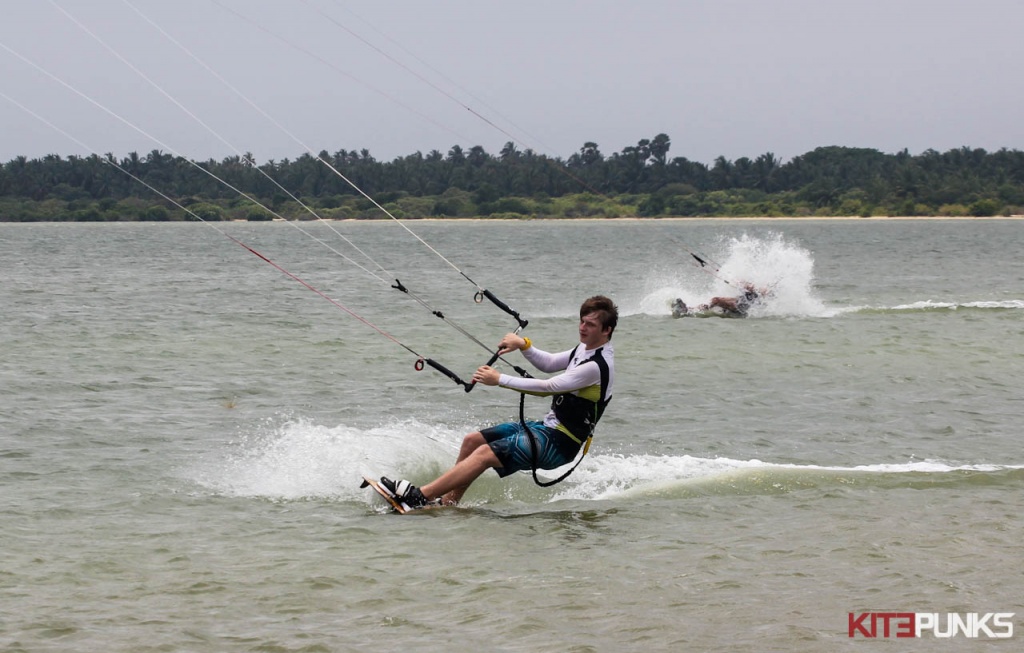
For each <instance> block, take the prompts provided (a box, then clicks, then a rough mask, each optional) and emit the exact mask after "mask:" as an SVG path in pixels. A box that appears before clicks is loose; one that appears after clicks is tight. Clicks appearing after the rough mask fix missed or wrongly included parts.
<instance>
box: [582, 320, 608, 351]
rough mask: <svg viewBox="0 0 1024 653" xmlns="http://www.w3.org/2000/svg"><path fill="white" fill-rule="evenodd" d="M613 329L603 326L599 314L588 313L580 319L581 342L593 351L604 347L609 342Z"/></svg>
mask: <svg viewBox="0 0 1024 653" xmlns="http://www.w3.org/2000/svg"><path fill="white" fill-rule="evenodd" d="M610 331H611V329H605V328H603V327H602V326H601V320H600V319H598V314H597V313H587V314H586V315H584V316H583V317H581V318H580V342H581V343H582V344H583V345H584V346H586V348H587V349H593V348H594V347H598V346H600V345H603V344H604V343H605V342H607V340H608V334H609V332H610Z"/></svg>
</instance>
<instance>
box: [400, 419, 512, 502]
mask: <svg viewBox="0 0 1024 653" xmlns="http://www.w3.org/2000/svg"><path fill="white" fill-rule="evenodd" d="M500 466H501V464H500V462H499V461H498V457H497V456H495V455H494V452H493V451H491V448H490V447H489V446H488V445H487V441H486V440H485V439H484V436H483V435H482V434H481V433H480V432H479V431H476V432H474V433H470V434H469V435H467V436H466V437H465V438H463V440H462V447H461V448H460V449H459V457H458V458H457V459H456V461H455V465H454V466H453V467H452V468H451V469H449V470H448V471H447V472H445V473H444V474H441V476H439V477H438V478H437V479H436V480H434V481H431V482H430V483H427V484H426V485H424V486H422V487H421V488H420V491H421V492H423V495H424V496H425V497H427V499H436V498H437V497H441V502H442V503H444V504H445V505H453V504H456V503H458V502H459V501H460V500H461V499H462V495H463V494H465V492H466V490H467V489H468V488H469V486H470V484H471V483H472V482H473V481H475V480H476V479H477V478H478V477H479V476H480V475H481V474H483V473H484V472H486V471H487V470H488V469H490V468H491V467H500Z"/></svg>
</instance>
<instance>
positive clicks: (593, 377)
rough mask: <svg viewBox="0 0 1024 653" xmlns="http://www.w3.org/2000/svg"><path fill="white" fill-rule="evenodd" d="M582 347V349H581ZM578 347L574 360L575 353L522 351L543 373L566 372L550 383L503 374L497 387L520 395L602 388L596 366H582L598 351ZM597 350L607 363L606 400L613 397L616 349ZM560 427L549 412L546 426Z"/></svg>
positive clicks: (529, 348)
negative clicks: (571, 355)
mask: <svg viewBox="0 0 1024 653" xmlns="http://www.w3.org/2000/svg"><path fill="white" fill-rule="evenodd" d="M582 346H583V345H580V346H579V347H582ZM579 347H577V348H576V355H575V356H573V357H572V359H571V360H570V359H569V354H571V353H572V352H573V350H572V349H567V350H565V351H563V352H559V353H557V354H551V353H548V352H546V351H544V350H542V349H538V348H537V347H536V346H530V347H527V348H526V349H523V350H522V352H523V357H524V358H526V360H528V361H530V364H531V365H533V366H534V367H536V368H537V369H538V370H540V371H541V372H549V373H550V372H558V371H561V370H565V372H564V373H562V374H558V375H556V376H553V377H551V378H550V379H527V378H524V377H519V376H511V375H509V374H502V375H501V376H500V377H498V385H500V386H501V387H503V388H511V389H512V390H518V391H520V392H526V393H530V394H542V395H554V394H562V393H565V392H573V391H575V390H582V389H583V388H586V387H588V386H592V385H598V386H600V385H601V369H600V368H599V367H598V366H597V365H583V363H585V362H587V361H588V360H590V359H591V357H592V356H593V355H594V352H595V351H597V349H580V348H579ZM598 349H600V350H601V356H602V357H603V358H604V360H605V362H606V363H608V390H607V393H606V395H605V396H606V397H611V396H612V394H613V392H612V389H613V386H614V382H615V349H614V348H613V347H612V343H611V342H607V343H605V344H604V345H602V346H601V347H599V348H598ZM558 424H559V422H558V419H557V418H556V417H555V411H553V410H552V411H548V414H547V415H545V416H544V426H547V427H550V428H557V427H558Z"/></svg>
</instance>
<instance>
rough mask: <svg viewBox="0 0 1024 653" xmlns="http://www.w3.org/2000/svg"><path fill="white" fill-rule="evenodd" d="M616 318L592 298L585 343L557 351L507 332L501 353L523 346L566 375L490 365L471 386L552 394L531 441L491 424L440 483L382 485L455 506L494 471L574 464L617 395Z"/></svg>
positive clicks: (586, 308)
mask: <svg viewBox="0 0 1024 653" xmlns="http://www.w3.org/2000/svg"><path fill="white" fill-rule="evenodd" d="M618 317H619V310H618V307H616V306H615V304H614V302H612V300H611V299H609V298H607V297H605V296H603V295H596V296H594V297H591V298H590V299H588V300H586V301H585V302H583V304H582V305H581V306H580V322H579V339H580V341H579V344H578V345H576V346H575V347H573V348H572V349H567V350H565V351H563V352H560V353H557V354H552V353H548V352H546V351H543V350H541V349H538V348H537V347H535V346H534V345H533V343H532V342H530V339H529V338H523V337H521V336H519V335H518V334H515V333H509V334H507V335H506V336H505V337H504V338H502V339H501V343H500V344H499V345H498V350H499V353H500V354H502V355H504V354H508V353H511V352H513V351H516V350H517V349H518V350H520V351H521V352H522V353H523V356H524V357H525V358H526V360H528V361H529V362H530V363H531V364H532V365H533V366H534V367H536V368H537V369H539V370H540V371H542V372H559V371H561V372H562V373H561V374H558V375H556V376H553V377H551V378H549V379H533V378H520V377H516V376H510V375H508V374H501V373H500V372H498V370H496V369H494V368H492V367H490V366H488V365H484V366H481V367H480V368H479V369H477V371H476V373H475V374H473V381H474V382H477V383H483V384H484V385H491V386H493V385H497V386H501V387H503V388H509V389H511V390H515V391H517V392H520V393H525V394H531V395H551V396H553V400H552V402H551V410H550V411H548V413H547V415H545V417H544V420H543V422H536V421H529V422H527V423H526V426H527V427H528V428H529V430H530V432H531V433H532V434H533V438H531V437H530V434H529V433H527V432H526V430H525V429H524V425H523V424H522V423H521V422H507V423H504V424H498V425H496V426H490V427H487V428H484V429H481V430H479V431H474V432H473V433H470V434H469V435H467V436H465V438H463V440H462V447H461V449H460V450H459V455H458V458H457V460H456V462H455V465H454V466H453V467H452V468H450V469H449V470H448V471H447V472H445V473H444V474H442V475H441V476H440V477H438V478H437V479H436V480H434V481H431V482H430V483H427V484H426V485H423V486H422V487H416V486H415V485H412V484H411V483H410V482H409V481H406V480H401V481H392V480H390V479H388V478H381V480H380V482H381V485H384V486H385V487H387V488H388V489H389V490H391V491H392V492H393V493H394V494H395V495H396V496H397V497H398V498H399V500H401V501H404V502H405V503H406V504H408V505H409V506H411V507H414V508H416V507H423V506H426V505H429V504H441V505H454V504H457V503H458V502H459V500H460V499H461V498H462V495H463V494H464V493H465V492H466V490H467V489H468V488H469V486H470V484H471V483H472V482H473V481H475V480H476V479H477V477H479V476H480V475H481V474H483V473H484V472H485V471H487V470H488V469H490V468H494V470H495V471H496V472H497V473H498V475H499V476H501V477H503V478H504V477H505V476H508V475H510V474H512V473H514V472H518V471H523V470H530V469H535V468H536V469H555V468H557V467H561V466H563V465H566V464H568V463H570V462H572V461H573V459H575V458H576V456H577V454H578V453H579V451H580V449H581V448H582V447H583V445H584V443H586V442H587V441H588V440H589V439H590V437H591V436H592V435H593V432H594V426H595V425H596V424H597V421H598V420H599V419H600V418H601V415H602V414H603V412H604V408H605V406H606V405H607V404H608V402H609V401H610V400H611V397H612V386H613V382H614V379H615V352H614V349H613V348H612V343H611V342H610V341H611V339H612V333H613V332H614V331H615V326H616V324H617V323H618ZM533 441H535V442H536V446H537V449H536V451H534V449H533Z"/></svg>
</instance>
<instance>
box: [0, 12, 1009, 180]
mask: <svg viewBox="0 0 1024 653" xmlns="http://www.w3.org/2000/svg"><path fill="white" fill-rule="evenodd" d="M0 7H2V10H3V20H2V22H0V93H2V94H3V95H5V96H7V97H9V98H11V99H13V100H14V101H16V102H18V103H20V104H22V105H24V106H26V107H28V108H29V109H30V110H31V111H33V112H35V113H37V114H38V115H40V116H42V117H43V118H45V119H46V120H48V121H50V122H52V123H53V124H55V125H56V126H57V127H59V128H60V129H62V130H64V131H66V132H67V133H69V134H71V135H72V136H73V137H74V138H76V139H78V140H80V141H82V143H84V145H85V146H87V147H88V148H89V149H85V148H83V147H82V146H81V145H79V144H78V143H76V142H75V141H74V140H70V139H69V138H68V137H67V136H65V135H63V134H61V133H60V132H59V131H56V130H55V129H53V128H52V127H50V126H47V125H46V124H44V123H41V122H39V121H38V120H37V119H36V118H35V117H33V116H32V115H30V114H28V113H26V112H25V111H24V110H22V109H21V108H19V107H17V106H16V105H14V104H12V103H11V102H10V101H8V100H7V99H6V98H4V97H0V124H2V125H3V131H2V133H0V162H3V161H9V160H10V159H12V158H14V157H15V156H18V155H25V156H28V157H30V158H36V157H41V156H44V155H46V154H51V153H52V154H60V155H62V156H67V155H69V154H82V155H86V154H89V153H91V151H98V152H100V153H106V152H112V153H114V154H115V155H117V156H119V157H122V156H124V155H126V154H127V153H129V152H132V151H137V152H139V153H140V154H146V153H148V152H150V151H152V150H154V149H159V150H162V151H164V152H168V153H174V154H181V155H184V156H187V157H190V158H193V159H199V160H204V159H209V158H215V159H218V160H219V159H222V158H224V157H227V156H231V155H234V154H236V153H237V152H245V151H248V152H252V153H253V154H254V155H255V158H256V160H257V162H260V163H262V162H264V161H266V160H267V159H277V160H280V159H283V158H292V159H294V158H296V157H297V156H299V155H301V154H303V153H305V152H306V151H307V149H310V150H312V151H313V152H314V153H316V152H319V151H320V150H327V151H329V152H331V153H334V152H336V151H338V150H340V149H348V150H351V149H360V150H361V149H364V148H365V149H368V150H369V151H370V153H371V154H372V155H373V156H375V157H376V158H377V159H378V160H391V159H393V158H395V157H398V156H404V155H407V154H412V153H414V152H416V151H421V152H423V153H424V154H425V153H427V152H429V151H431V150H434V149H437V150H440V151H441V152H442V153H447V152H448V150H449V149H450V148H451V146H452V145H455V144H458V145H461V146H462V147H463V148H469V147H471V146H473V145H482V146H483V147H484V148H485V149H486V150H487V151H488V152H490V153H492V154H497V153H498V151H500V149H501V148H502V146H503V145H504V144H505V143H506V142H508V141H514V142H515V143H516V144H517V147H518V148H519V149H526V148H532V149H534V150H535V151H537V152H539V153H544V154H548V155H551V156H558V157H562V158H566V157H568V156H570V155H571V154H573V153H574V152H577V151H579V149H580V148H581V147H582V145H583V144H584V143H585V142H588V141H593V142H596V143H597V144H598V145H599V147H600V149H601V151H602V152H603V153H604V154H605V155H610V154H612V153H614V152H618V151H621V150H622V149H623V148H624V147H627V146H630V145H635V144H636V143H637V141H639V140H640V139H643V138H652V137H653V136H655V135H656V134H658V133H662V132H664V133H666V134H668V135H669V136H670V137H671V141H672V147H671V150H670V152H669V156H670V157H675V156H685V157H687V158H688V159H691V160H695V161H700V162H703V163H711V162H713V161H714V159H715V158H716V157H718V156H725V157H726V158H727V159H731V160H735V159H736V158H739V157H743V156H748V157H750V158H755V157H757V156H758V155H760V154H763V153H765V152H772V153H774V154H775V155H776V156H777V157H779V158H781V159H782V160H784V161H785V160H789V159H791V158H792V157H794V156H797V155H800V154H803V153H805V152H808V151H810V150H812V149H814V148H816V147H819V146H825V145H845V146H850V147H869V148H877V149H879V150H882V151H884V152H890V153H891V152H897V151H900V150H902V149H904V148H907V149H909V150H910V152H911V153H913V154H917V153H920V152H922V151H924V150H926V149H929V148H931V149H936V150H939V151H945V150H948V149H951V148H957V147H961V146H965V145H966V146H970V147H981V148H985V149H987V150H990V151H992V150H997V149H999V148H1002V147H1006V148H1010V149H1024V120H1022V118H1021V116H1022V112H1024V83H1022V82H1021V80H1022V73H1024V2H1022V1H1021V0H962V1H959V0H958V1H954V0H856V1H852V0H731V1H730V0H648V1H644V0H631V1H625V0H622V1H614V2H613V1H610V0H577V1H571V2H570V1H565V0H514V1H509V0H505V1H502V2H497V1H490V0H441V1H436V0H417V1H415V2H414V1H404V2H397V1H384V0H375V1H361V2H355V1H348V0H174V1H173V2H168V1H167V0H89V1H88V2H82V1H81V0H78V1H74V0H0ZM61 9H63V10H64V11H66V12H68V13H69V14H71V17H69V16H68V15H65V13H63V12H62V11H61ZM83 27H84V28H86V29H87V30H89V31H91V32H92V33H93V34H94V35H95V36H96V37H98V38H99V39H100V41H102V43H101V42H100V41H97V40H96V38H94V37H93V36H90V34H89V33H88V32H87V31H85V30H84V29H83ZM175 41H176V42H177V43H178V44H180V46H181V47H179V45H176V43H175ZM182 47H183V48H184V49H182ZM108 48H110V49H113V50H114V51H116V52H117V55H120V56H121V57H123V58H124V59H125V60H127V61H128V62H129V63H130V64H131V65H130V66H129V65H128V64H126V63H124V62H123V61H121V60H119V59H118V56H117V55H115V54H113V53H112V52H111V51H110V49H108ZM12 51H13V52H12ZM186 51H187V52H186ZM189 53H190V54H189ZM193 57H195V58H193ZM22 58H24V59H28V60H30V61H31V62H33V63H34V64H36V65H37V66H39V67H41V68H42V69H43V70H45V71H46V72H45V73H44V72H40V70H38V69H36V68H34V67H33V66H32V65H30V64H29V63H26V62H25V61H23V59H22ZM197 60H198V61H197ZM133 67H134V68H135V69H137V70H138V71H141V72H142V73H144V75H145V76H146V77H148V78H149V79H150V80H151V81H152V82H153V83H155V84H156V85H157V86H159V87H160V88H162V89H163V92H164V93H166V94H167V95H169V96H170V97H171V98H173V101H172V100H171V99H168V97H167V95H164V94H163V93H161V91H160V90H157V88H155V87H154V86H153V85H152V84H151V83H150V82H147V81H146V80H145V79H144V78H143V77H142V76H140V75H139V74H138V73H137V72H136V71H135V70H133ZM211 70H212V71H213V72H212V73H211V72H210V71H211ZM214 73H215V74H214ZM48 74H49V75H52V76H53V77H56V78H58V79H59V80H61V82H64V83H65V84H67V85H69V86H71V87H73V88H74V89H75V90H77V91H78V92H80V93H82V94H84V95H86V96H88V97H89V98H91V99H92V100H93V101H95V102H96V103H98V104H100V105H102V106H103V107H105V108H106V109H107V110H109V111H110V112H113V113H114V114H117V115H118V116H120V117H121V118H123V119H124V120H125V121H127V122H129V123H131V124H133V125H135V127H137V128H138V130H141V131H142V132H145V134H148V136H147V135H144V134H142V133H140V131H137V130H136V129H135V128H133V127H130V126H128V125H126V124H125V123H124V122H121V121H120V120H118V119H116V118H113V117H112V116H110V115H109V114H108V113H105V112H104V111H103V110H102V109H100V108H98V107H97V106H95V105H94V104H91V103H90V102H89V101H88V100H86V99H83V98H82V97H81V96H80V95H78V94H76V93H75V92H74V91H72V90H69V89H68V88H66V87H65V86H63V85H62V84H61V83H60V82H58V81H55V80H54V79H53V78H52V77H50V76H48ZM218 77H219V78H218ZM232 89H236V90H237V93H236V91H235V90H232ZM175 102H177V103H178V104H180V105H182V106H183V107H185V108H186V109H187V110H188V112H190V113H191V114H193V115H194V116H195V117H196V118H198V120H196V119H195V118H192V117H190V116H189V115H188V114H187V113H186V112H185V111H183V110H182V109H181V108H180V107H179V106H177V105H176V104H175ZM250 103H251V104H250ZM253 105H255V107H258V110H257V109H256V108H254V106H253ZM261 112H262V113H261ZM264 113H265V114H266V116H265V115H263V114H264ZM267 116H269V119H268V117H267ZM275 123H276V124H275ZM204 125H205V126H204ZM150 137H153V138H155V139H157V140H153V138H150ZM158 141H159V142H158Z"/></svg>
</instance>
